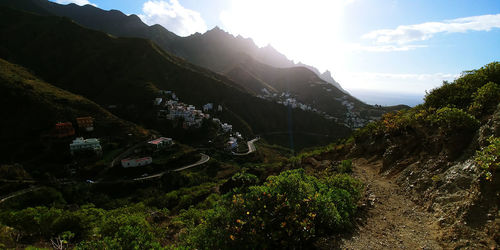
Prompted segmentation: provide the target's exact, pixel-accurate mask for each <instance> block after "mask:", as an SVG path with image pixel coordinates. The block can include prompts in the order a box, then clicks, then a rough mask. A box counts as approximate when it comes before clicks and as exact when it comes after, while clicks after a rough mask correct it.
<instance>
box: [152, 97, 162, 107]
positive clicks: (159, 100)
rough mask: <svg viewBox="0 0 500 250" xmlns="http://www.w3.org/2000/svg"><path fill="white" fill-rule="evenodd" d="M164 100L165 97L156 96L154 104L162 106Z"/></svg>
mask: <svg viewBox="0 0 500 250" xmlns="http://www.w3.org/2000/svg"><path fill="white" fill-rule="evenodd" d="M162 101H163V98H155V101H154V104H155V105H156V106H160V104H161V102H162Z"/></svg>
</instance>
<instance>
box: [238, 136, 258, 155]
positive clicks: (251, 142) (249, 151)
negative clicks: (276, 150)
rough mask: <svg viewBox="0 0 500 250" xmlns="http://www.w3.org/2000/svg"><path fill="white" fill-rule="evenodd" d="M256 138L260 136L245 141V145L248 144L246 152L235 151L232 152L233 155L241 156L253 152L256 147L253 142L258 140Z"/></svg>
mask: <svg viewBox="0 0 500 250" xmlns="http://www.w3.org/2000/svg"><path fill="white" fill-rule="evenodd" d="M258 140H260V138H259V137H257V138H255V139H253V140H250V141H248V142H247V145H248V152H246V153H235V152H233V155H237V156H243V155H249V154H251V153H253V152H255V151H256V150H257V149H256V148H255V145H254V142H256V141H258Z"/></svg>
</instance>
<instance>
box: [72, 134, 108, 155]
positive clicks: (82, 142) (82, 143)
mask: <svg viewBox="0 0 500 250" xmlns="http://www.w3.org/2000/svg"><path fill="white" fill-rule="evenodd" d="M69 150H70V151H71V154H74V153H75V152H77V151H83V150H93V151H94V152H96V153H101V152H102V148H101V143H100V142H99V139H96V138H89V139H83V137H78V138H76V139H75V140H73V142H72V143H71V144H69Z"/></svg>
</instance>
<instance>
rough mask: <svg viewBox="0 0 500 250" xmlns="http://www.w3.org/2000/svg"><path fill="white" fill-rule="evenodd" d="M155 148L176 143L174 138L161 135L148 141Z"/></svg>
mask: <svg viewBox="0 0 500 250" xmlns="http://www.w3.org/2000/svg"><path fill="white" fill-rule="evenodd" d="M148 144H149V145H151V146H152V147H153V148H154V149H155V150H159V149H162V148H165V147H168V146H171V145H172V144H174V142H173V140H172V138H166V137H160V138H158V139H155V140H152V141H149V142H148Z"/></svg>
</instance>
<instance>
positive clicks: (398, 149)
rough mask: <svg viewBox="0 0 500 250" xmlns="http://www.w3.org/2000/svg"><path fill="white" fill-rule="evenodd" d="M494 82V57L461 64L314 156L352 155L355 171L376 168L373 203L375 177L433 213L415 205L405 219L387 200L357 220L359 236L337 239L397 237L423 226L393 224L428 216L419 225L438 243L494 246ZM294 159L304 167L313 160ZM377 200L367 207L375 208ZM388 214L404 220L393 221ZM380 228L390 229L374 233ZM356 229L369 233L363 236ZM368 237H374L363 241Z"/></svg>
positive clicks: (497, 146) (499, 220) (499, 140)
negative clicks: (404, 104) (466, 66)
mask: <svg viewBox="0 0 500 250" xmlns="http://www.w3.org/2000/svg"><path fill="white" fill-rule="evenodd" d="M499 82H500V63H498V62H493V63H490V64H488V65H485V66H484V67H482V68H480V69H478V70H472V71H466V72H464V73H463V74H462V76H461V77H460V78H458V79H456V80H455V81H453V82H451V83H444V84H443V86H441V87H440V88H437V89H434V90H432V91H431V92H430V93H429V94H428V95H427V96H426V97H425V103H424V104H423V105H419V106H417V107H415V108H412V109H408V110H405V111H400V112H397V113H389V114H387V115H384V117H383V119H382V120H381V121H378V122H375V123H371V124H369V125H367V126H366V127H364V128H362V129H359V130H357V131H355V133H354V136H353V139H352V140H349V141H347V142H346V143H345V144H343V145H338V146H336V147H332V149H331V150H329V151H328V152H325V153H322V154H319V155H317V156H314V157H313V158H315V160H314V162H322V161H324V160H330V161H331V160H336V159H343V158H345V157H349V158H355V159H357V160H356V161H357V162H358V163H359V165H358V166H357V168H359V169H357V172H358V173H359V174H360V175H361V176H366V175H367V174H366V173H370V172H373V171H379V172H378V174H379V176H377V177H371V178H372V180H368V181H370V182H375V183H374V184H373V186H372V187H371V189H369V190H368V192H372V194H368V196H367V201H366V203H368V204H369V203H371V204H372V205H373V204H377V202H376V201H379V200H380V203H382V204H383V205H381V206H385V203H383V202H389V201H388V198H387V195H388V193H387V192H383V191H382V190H377V189H378V188H379V186H380V185H379V184H380V182H384V185H386V186H391V185H393V184H392V183H397V184H398V185H399V187H400V188H399V191H398V193H402V194H404V195H406V196H407V197H409V198H411V199H412V200H413V201H414V202H415V203H416V204H419V205H420V206H421V207H420V208H418V209H419V210H422V208H423V210H424V211H421V212H420V213H424V214H427V215H426V216H432V217H431V218H432V220H423V219H420V218H418V217H411V216H413V215H415V211H416V210H415V209H417V208H415V209H414V211H407V212H405V213H406V214H404V215H405V216H408V218H407V219H405V218H404V217H401V214H400V213H398V211H399V210H398V209H401V208H398V207H397V206H391V207H386V208H384V209H385V211H388V212H383V213H384V214H386V215H387V216H388V217H387V218H386V217H384V218H380V217H377V215H373V216H374V218H371V219H370V221H372V223H373V224H372V225H368V224H364V225H360V230H362V233H360V237H358V238H356V239H354V238H353V239H351V240H348V242H347V243H346V244H347V245H345V246H344V247H348V248H350V247H349V246H351V247H352V246H358V247H359V246H365V248H372V247H373V246H374V245H379V246H380V244H382V243H383V244H386V243H389V242H387V241H385V240H386V239H387V240H391V239H394V237H396V239H400V242H399V243H402V241H403V240H406V239H409V238H408V235H407V234H406V233H410V234H413V235H417V234H418V233H419V232H425V229H424V230H420V229H419V227H416V226H415V228H410V229H414V230H417V231H416V233H415V231H413V232H412V231H410V232H408V231H407V230H406V229H405V228H399V226H400V225H401V224H403V225H411V223H414V222H416V221H421V222H426V223H432V224H426V225H424V226H426V227H429V228H432V230H431V229H429V231H428V232H429V233H433V235H432V237H435V238H436V239H437V240H438V241H439V243H440V244H441V246H442V247H443V248H445V249H456V248H467V249H486V248H488V249H495V248H498V246H500V234H499V232H500V230H499V229H500V212H499V211H500V210H499V208H500V206H499V204H500V175H499V173H500V168H499V166H500V85H499V84H498V83H499ZM366 159H368V160H366ZM301 162H302V165H303V167H306V166H307V165H309V162H313V161H312V160H311V159H305V160H302V161H301ZM370 168H371V169H370ZM373 168H375V169H373ZM380 196H382V197H380ZM398 196H399V194H396V195H391V196H390V197H395V198H397V197H398ZM377 206H379V205H378V204H377V205H375V208H373V209H380V208H377ZM390 211H392V212H390ZM389 216H394V218H395V219H398V220H400V219H402V220H403V222H401V223H395V222H394V221H391V220H390V218H389ZM382 225H385V226H386V227H387V229H383V228H381V227H383V226H382ZM435 228H437V230H436V229H435ZM381 230H383V231H384V232H389V233H388V234H384V235H381V234H380V231H381ZM385 230H389V231H385ZM391 232H394V233H397V235H399V236H400V238H397V237H398V236H397V235H391V234H390V233H391ZM437 232H439V233H437ZM377 235H378V236H377ZM428 236H429V235H426V237H427V238H428ZM363 237H367V238H368V239H367V238H364V241H363ZM371 238H373V239H377V240H378V241H379V242H378V243H380V244H377V243H374V242H370V241H369V239H371ZM381 238H383V239H381ZM429 242H430V241H429ZM407 243H409V242H407ZM419 244H427V243H422V242H421V243H419ZM429 244H431V243H429ZM406 246H411V245H406ZM355 248H356V247H355Z"/></svg>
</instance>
